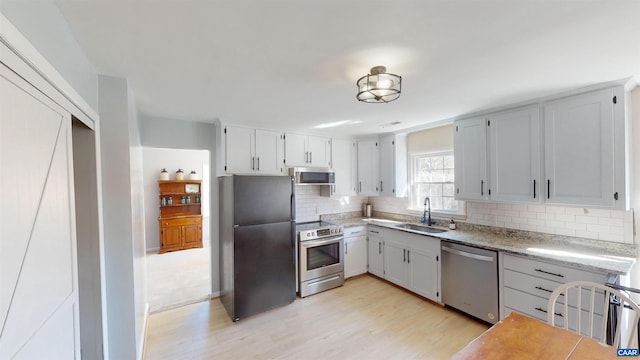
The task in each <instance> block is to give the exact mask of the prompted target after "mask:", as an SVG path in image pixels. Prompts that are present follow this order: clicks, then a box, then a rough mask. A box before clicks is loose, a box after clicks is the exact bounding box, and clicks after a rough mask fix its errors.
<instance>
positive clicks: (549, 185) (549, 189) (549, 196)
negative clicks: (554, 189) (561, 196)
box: [547, 179, 551, 199]
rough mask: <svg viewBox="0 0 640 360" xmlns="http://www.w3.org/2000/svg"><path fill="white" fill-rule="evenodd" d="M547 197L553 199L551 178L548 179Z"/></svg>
mask: <svg viewBox="0 0 640 360" xmlns="http://www.w3.org/2000/svg"><path fill="white" fill-rule="evenodd" d="M547 199H551V180H549V179H547Z"/></svg>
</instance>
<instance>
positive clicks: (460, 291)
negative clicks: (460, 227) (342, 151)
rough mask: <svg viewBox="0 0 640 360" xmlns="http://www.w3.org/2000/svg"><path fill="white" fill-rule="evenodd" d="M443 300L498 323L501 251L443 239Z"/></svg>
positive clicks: (464, 310)
mask: <svg viewBox="0 0 640 360" xmlns="http://www.w3.org/2000/svg"><path fill="white" fill-rule="evenodd" d="M442 302H444V303H445V304H447V305H449V306H451V307H454V308H456V309H458V310H460V311H463V312H465V313H467V314H469V315H471V316H474V317H476V318H478V319H481V320H484V321H486V322H489V323H491V324H495V323H496V322H497V321H498V320H499V318H500V315H499V314H500V313H499V311H500V310H499V306H498V253H497V252H495V251H491V250H485V249H480V248H476V247H472V246H466V245H460V244H454V243H449V242H445V241H443V242H442Z"/></svg>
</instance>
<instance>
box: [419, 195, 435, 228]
mask: <svg viewBox="0 0 640 360" xmlns="http://www.w3.org/2000/svg"><path fill="white" fill-rule="evenodd" d="M427 206H428V207H427ZM427 214H428V217H427ZM420 222H421V223H423V224H424V223H427V226H431V225H433V222H432V221H431V199H429V197H428V196H427V197H425V198H424V212H423V213H422V219H420Z"/></svg>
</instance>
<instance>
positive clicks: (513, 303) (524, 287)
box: [501, 254, 607, 333]
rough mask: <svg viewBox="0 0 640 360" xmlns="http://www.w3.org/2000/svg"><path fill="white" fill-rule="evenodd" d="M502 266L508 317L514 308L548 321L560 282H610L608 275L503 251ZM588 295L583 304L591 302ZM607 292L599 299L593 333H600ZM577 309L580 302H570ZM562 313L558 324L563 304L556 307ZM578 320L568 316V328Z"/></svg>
mask: <svg viewBox="0 0 640 360" xmlns="http://www.w3.org/2000/svg"><path fill="white" fill-rule="evenodd" d="M501 264H502V269H501V280H502V281H501V282H502V287H501V292H502V294H501V297H502V299H501V300H502V301H501V304H502V305H501V307H502V309H501V313H502V317H503V318H504V317H506V316H507V315H508V314H509V313H511V311H518V312H521V313H523V314H527V315H529V316H532V317H535V318H537V319H540V320H542V321H545V322H546V321H547V306H548V301H549V295H550V294H551V292H552V291H553V290H555V289H556V287H558V286H559V285H560V284H563V283H567V282H571V281H578V280H583V281H593V282H596V283H600V284H604V283H606V281H607V274H605V273H596V272H591V271H586V270H582V269H577V268H573V267H570V266H565V265H559V264H554V263H550V262H546V261H539V260H532V259H527V258H524V257H520V256H514V255H508V254H503V256H502V261H501ZM589 301H590V300H589V299H588V295H587V293H586V292H585V294H583V299H582V303H583V304H589ZM603 302H604V294H603V296H602V298H597V299H596V305H595V309H597V311H596V315H595V318H594V326H595V327H594V333H598V331H599V330H600V328H601V326H602V315H604V314H600V313H599V312H601V311H600V309H602V308H603V305H604V303H603ZM569 306H570V307H573V308H574V309H575V308H576V306H577V303H569ZM556 312H557V313H558V314H559V315H558V316H557V317H556V323H559V324H562V319H564V317H565V316H564V314H562V312H563V309H562V307H556ZM582 316H583V317H584V319H583V320H582V322H581V323H582V325H583V329H582V331H583V333H586V329H587V327H588V324H589V321H588V314H587V312H586V310H584V308H583V311H582ZM575 321H576V319H569V328H570V329H572V330H575V326H576V325H575Z"/></svg>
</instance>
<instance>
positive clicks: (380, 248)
mask: <svg viewBox="0 0 640 360" xmlns="http://www.w3.org/2000/svg"><path fill="white" fill-rule="evenodd" d="M378 254H382V243H381V242H379V243H378Z"/></svg>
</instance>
